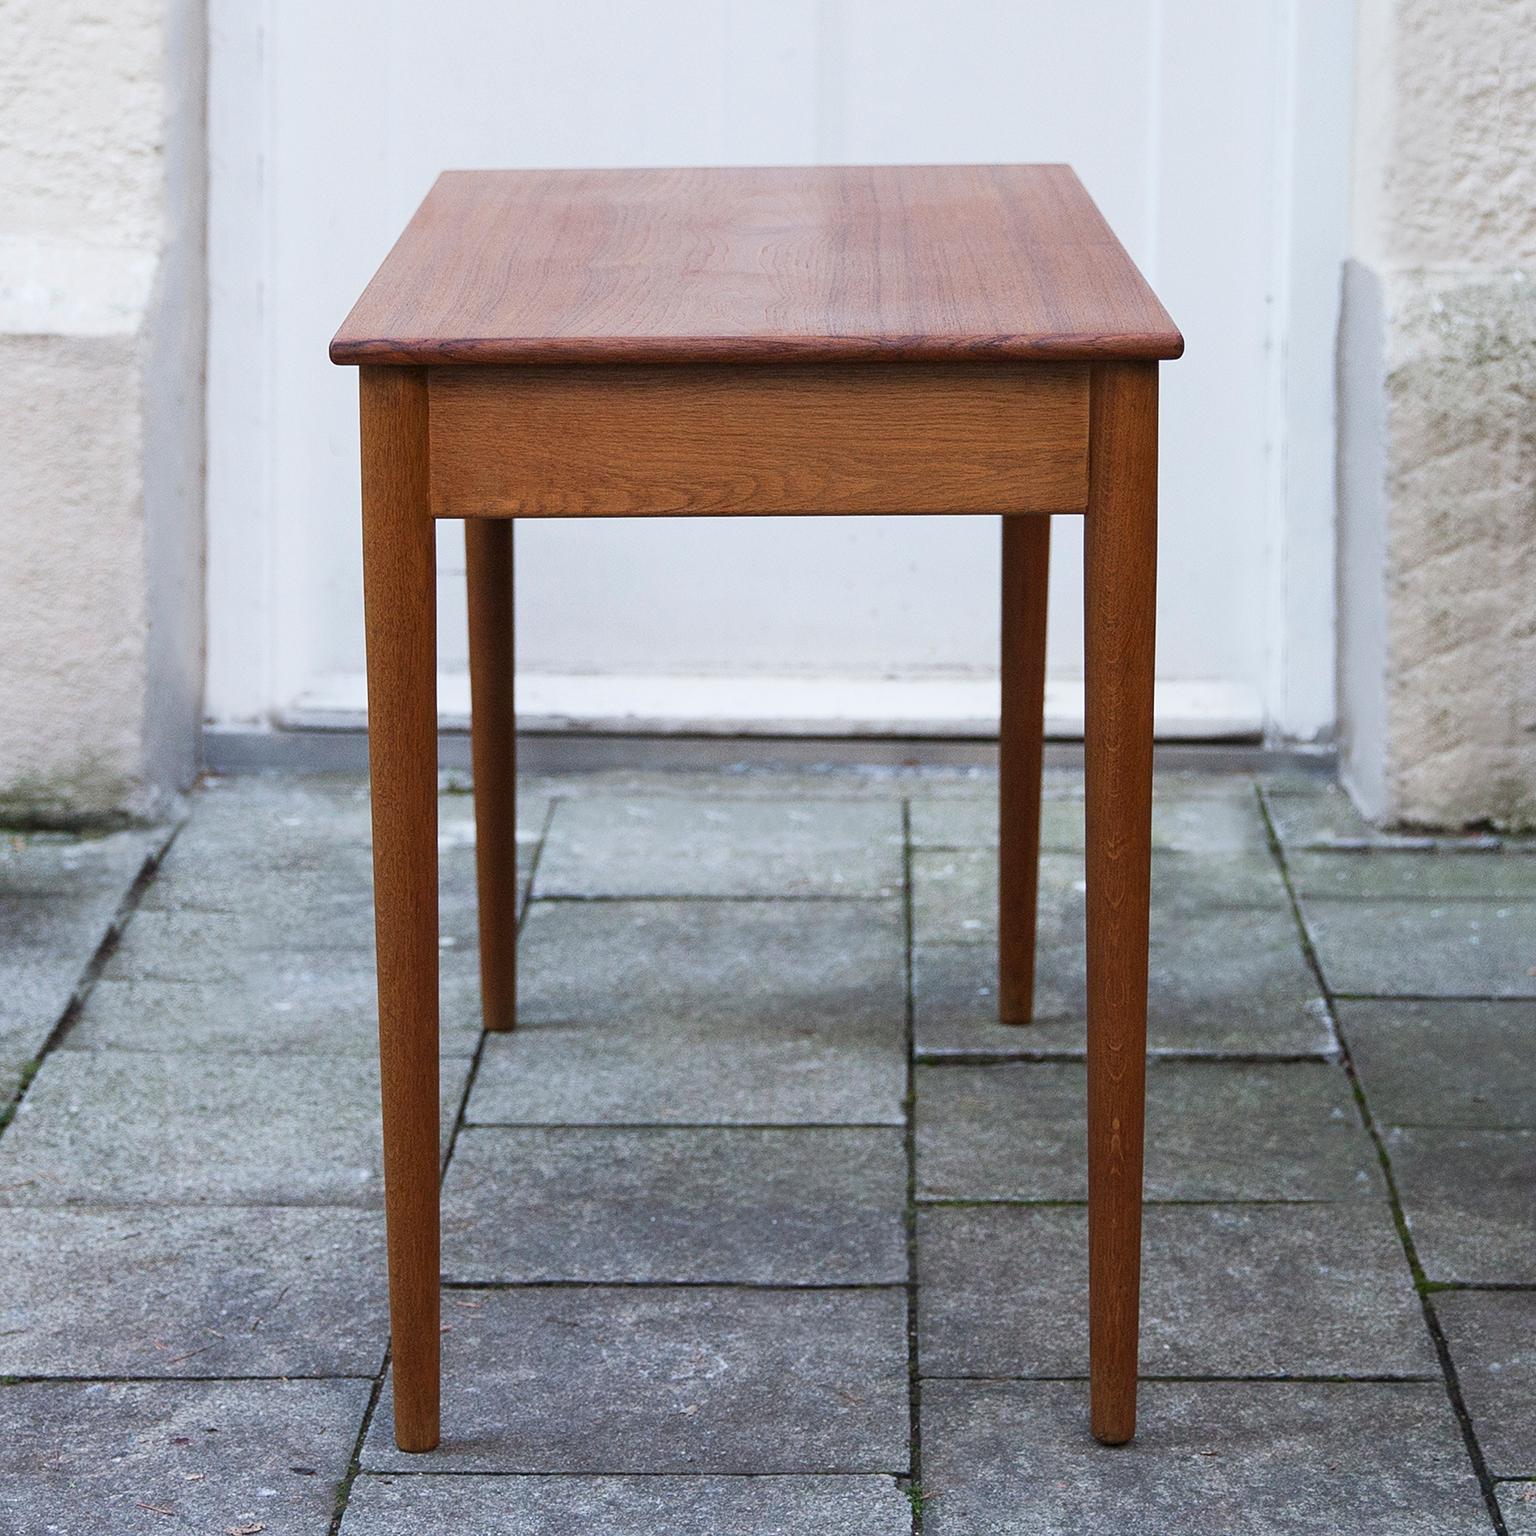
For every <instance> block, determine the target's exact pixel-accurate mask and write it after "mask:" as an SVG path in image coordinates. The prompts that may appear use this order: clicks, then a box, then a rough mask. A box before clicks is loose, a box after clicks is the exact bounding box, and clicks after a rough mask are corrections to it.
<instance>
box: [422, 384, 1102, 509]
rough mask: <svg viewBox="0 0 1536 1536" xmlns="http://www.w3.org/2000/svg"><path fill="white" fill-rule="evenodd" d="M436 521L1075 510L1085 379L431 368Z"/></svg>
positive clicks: (1080, 489) (1082, 462)
mask: <svg viewBox="0 0 1536 1536" xmlns="http://www.w3.org/2000/svg"><path fill="white" fill-rule="evenodd" d="M429 378H430V381H431V383H430V401H431V403H430V411H431V421H432V510H433V512H434V513H435V514H436V515H437V516H438V517H487V516H496V517H513V516H516V517H652V516H678V515H690V514H691V515H714V516H718V515H732V516H749V515H750V516H758V515H767V514H784V513H796V514H834V513H889V512H1014V511H1036V512H1079V511H1081V510H1082V508H1083V505H1084V502H1085V500H1086V497H1087V490H1088V477H1087V472H1088V456H1087V445H1088V370H1087V368H1086V366H1084V365H1082V364H1071V363H1067V364H1039V365H1036V366H1032V367H1015V368H995V367H994V368H977V367H949V368H936V367H932V366H925V365H921V364H915V365H911V366H908V367H904V368H897V369H891V368H884V367H871V366H864V365H846V366H842V367H825V366H823V367H815V368H751V369H743V368H731V367H720V366H715V365H704V366H699V367H693V368H673V367H655V368H434V369H431V370H429Z"/></svg>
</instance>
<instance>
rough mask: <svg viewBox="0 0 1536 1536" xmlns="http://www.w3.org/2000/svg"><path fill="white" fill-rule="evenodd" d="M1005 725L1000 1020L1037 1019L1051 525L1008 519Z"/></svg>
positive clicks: (1036, 519)
mask: <svg viewBox="0 0 1536 1536" xmlns="http://www.w3.org/2000/svg"><path fill="white" fill-rule="evenodd" d="M1002 524H1003V645H1002V653H1003V654H1002V663H1003V667H1002V671H1003V696H1002V719H1001V728H1000V730H999V733H998V782H997V810H998V840H997V855H998V857H997V971H998V987H997V1016H998V1018H999V1020H1001V1022H1002V1023H1004V1024H1028V1023H1029V1021H1030V1020H1031V1019H1032V1018H1033V1017H1034V1011H1035V914H1036V909H1037V906H1038V903H1039V889H1040V765H1041V759H1042V756H1043V753H1044V737H1045V612H1046V589H1047V585H1048V579H1049V576H1050V567H1051V520H1050V518H1049V517H1046V516H1041V515H1027V516H1015V517H1004V518H1003V519H1002Z"/></svg>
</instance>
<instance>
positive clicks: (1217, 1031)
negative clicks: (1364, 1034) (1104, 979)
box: [912, 910, 1338, 1059]
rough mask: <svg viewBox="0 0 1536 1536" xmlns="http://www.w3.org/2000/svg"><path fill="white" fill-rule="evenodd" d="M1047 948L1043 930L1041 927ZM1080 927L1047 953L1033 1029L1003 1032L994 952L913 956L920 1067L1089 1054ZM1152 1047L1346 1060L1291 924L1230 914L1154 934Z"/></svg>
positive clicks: (1258, 914) (930, 950) (967, 948)
mask: <svg viewBox="0 0 1536 1536" xmlns="http://www.w3.org/2000/svg"><path fill="white" fill-rule="evenodd" d="M1041 935H1042V938H1046V937H1047V934H1046V928H1045V925H1043V924H1042V928H1041ZM1085 963H1086V962H1085V957H1084V950H1083V938H1082V928H1081V926H1080V925H1079V926H1077V927H1076V930H1075V932H1074V933H1073V934H1072V935H1071V937H1070V938H1063V939H1060V940H1056V939H1052V940H1051V941H1050V942H1048V943H1047V944H1045V945H1043V946H1042V949H1041V951H1040V954H1039V957H1038V960H1037V962H1036V974H1035V1022H1034V1023H1033V1024H1030V1025H1024V1026H1020V1025H1008V1024H999V1023H998V1022H997V997H996V992H995V990H994V989H995V987H996V984H997V951H996V948H995V947H981V946H972V945H947V946H945V945H934V946H930V947H925V948H921V949H915V950H914V951H913V955H912V985H913V1017H914V1030H915V1035H916V1045H917V1053H918V1055H919V1057H927V1058H934V1057H953V1056H972V1055H982V1056H1020V1057H1030V1056H1038V1055H1042V1054H1045V1055H1060V1054H1081V1053H1082V1051H1083V1050H1084V1047H1085V1042H1086V1035H1085V1029H1086V1026H1085V1023H1084V1017H1085V1012H1086V1001H1087V994H1086V983H1085V972H1084V966H1085ZM1147 985H1148V998H1147V1010H1148V1022H1147V1040H1148V1047H1149V1049H1150V1050H1152V1051H1154V1052H1176V1053H1178V1054H1181V1055H1201V1056H1224V1055H1230V1056H1244V1057H1262V1056H1280V1057H1297V1056H1315V1057H1318V1058H1321V1059H1327V1058H1329V1057H1332V1056H1334V1055H1335V1054H1337V1049H1338V1046H1337V1042H1336V1040H1335V1039H1334V1035H1333V1027H1332V1025H1331V1023H1330V1022H1329V1019H1328V1015H1327V1010H1326V1008H1325V1007H1324V1004H1323V1000H1322V998H1321V997H1320V996H1319V989H1318V985H1317V979H1316V977H1315V976H1314V975H1313V973H1312V970H1311V968H1310V967H1309V966H1308V965H1307V962H1306V957H1305V955H1304V954H1303V952H1302V949H1301V946H1300V944H1299V943H1298V941H1297V937H1296V927H1295V924H1294V922H1293V921H1292V920H1291V918H1290V916H1289V914H1287V913H1282V912H1265V911H1241V910H1240V911H1233V912H1221V913H1215V914H1212V915H1210V916H1207V917H1202V918H1195V919H1190V920H1187V921H1184V922H1182V923H1179V924H1177V925H1176V926H1174V927H1170V926H1169V925H1168V924H1167V923H1166V922H1159V923H1157V924H1156V926H1154V928H1153V932H1152V940H1151V954H1150V957H1149V964H1148V979H1147Z"/></svg>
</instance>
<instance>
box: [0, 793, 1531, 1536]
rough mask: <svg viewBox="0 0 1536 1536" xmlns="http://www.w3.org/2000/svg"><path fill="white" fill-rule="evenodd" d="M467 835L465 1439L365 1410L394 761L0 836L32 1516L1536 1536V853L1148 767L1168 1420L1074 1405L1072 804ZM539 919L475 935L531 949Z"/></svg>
mask: <svg viewBox="0 0 1536 1536" xmlns="http://www.w3.org/2000/svg"><path fill="white" fill-rule="evenodd" d="M995 796H996V784H995V779H993V778H991V777H990V776H988V775H986V774H984V773H979V772H965V771H960V770H929V771H910V772H909V771H871V772H867V773H861V772H856V771H852V770H845V771H828V772H804V773H782V774H775V773H766V772H739V773H729V772H722V773H708V774H702V773H701V774H686V773H676V774H670V775H667V774H653V775H637V774H617V773H612V774H592V775H581V776H570V777H567V778H561V779H548V778H547V779H539V780H530V781H528V782H527V783H526V784H525V785H524V787H523V793H522V796H521V801H520V805H519V840H520V841H519V846H520V852H521V854H522V866H523V875H524V882H525V885H524V889H525V898H526V899H525V909H524V915H523V922H522V932H521V938H520V941H519V942H520V952H519V964H520V971H521V998H520V1003H521V1010H522V1011H521V1017H520V1026H519V1028H518V1030H516V1031H515V1032H514V1033H512V1034H511V1035H509V1036H498V1037H495V1038H491V1039H488V1038H486V1037H485V1036H484V1035H483V1034H482V1032H481V1029H480V1023H479V1017H478V993H477V982H476V974H475V967H476V958H475V957H476V947H477V943H478V938H477V934H476V922H475V910H474V878H473V875H474V871H473V860H474V835H473V820H472V801H471V799H470V797H469V796H468V795H467V794H466V793H464V792H462V787H461V786H456V787H453V788H446V787H445V792H444V794H443V796H442V799H441V801H440V821H441V827H440V847H441V857H442V891H443V901H442V920H441V924H440V932H441V940H440V944H441V949H440V953H441V962H442V987H443V1030H442V1043H441V1054H442V1126H443V1147H444V1155H445V1178H444V1189H443V1202H444V1229H443V1233H444V1237H443V1272H444V1286H445V1289H444V1308H443V1314H444V1317H443V1327H444V1334H443V1352H444V1366H445V1387H444V1403H443V1411H444V1439H443V1445H442V1447H441V1449H440V1450H439V1451H438V1452H436V1453H434V1454H432V1455H429V1456H425V1457H422V1456H403V1455H401V1454H400V1453H399V1452H397V1451H396V1450H395V1449H394V1445H393V1440H392V1435H391V1427H390V1425H391V1420H390V1413H391V1407H390V1405H391V1397H390V1389H389V1383H388V1379H387V1350H386V1346H387V1337H388V1330H387V1308H386V1304H385V1293H384V1275H383V1258H382V1210H381V1204H382V1188H381V1183H380V1179H379V1174H378V1165H379V1142H378V1129H377V1095H378V1075H377V1065H376V1062H375V1060H374V1039H373V1032H374V1023H375V1020H374V1003H373V994H372V947H371V946H372V935H371V906H370V894H369V888H368V881H369V857H368V819H367V792H366V785H365V784H363V783H362V782H360V781H359V780H357V779H351V778H323V777H317V778H311V779H293V778H289V779H281V778H250V779H238V780H236V779H231V780H225V781H222V782H217V783H212V784H210V785H208V786H207V787H206V788H204V789H203V790H202V791H200V792H199V794H198V795H197V796H195V797H194V800H193V802H192V806H191V810H190V814H189V816H188V818H187V820H186V821H185V823H184V824H183V825H181V826H180V827H179V828H176V829H165V830H163V831H130V832H118V833H113V834H110V835H108V836H103V837H90V838H88V837H69V836H63V835H60V834H46V835H43V834H0V931H3V933H4V943H3V946H0V1105H3V1106H4V1107H3V1109H0V1116H3V1117H4V1119H5V1121H6V1122H7V1123H6V1124H5V1126H4V1129H3V1131H0V1531H3V1532H4V1533H5V1536H44V1533H48V1536H54V1533H61V1532H62V1533H70V1536H72V1533H74V1532H84V1531H92V1532H95V1531H101V1532H104V1533H111V1536H117V1533H119V1532H121V1533H126V1536H138V1533H140V1532H163V1531H176V1530H185V1531H209V1532H215V1533H218V1532H223V1533H239V1536H256V1533H258V1532H260V1533H265V1536H279V1533H282V1536H289V1533H291V1536H390V1533H397V1532H398V1533H404V1532H411V1533H418V1532H427V1533H432V1532H443V1533H449V1532H453V1533H460V1532H463V1533H470V1532H473V1533H475V1536H557V1533H558V1536H567V1533H570V1536H585V1533H592V1536H630V1533H636V1536H638V1533H642V1532H644V1533H646V1536H650V1533H654V1532H659V1531H667V1532H671V1533H676V1536H790V1533H795V1536H798V1533H802V1532H804V1533H818V1536H897V1533H914V1532H915V1533H921V1536H982V1533H988V1536H1003V1533H1008V1536H1013V1533H1018V1536H1027V1533H1076V1532H1100V1531H1115V1532H1125V1533H1130V1536H1135V1533H1148V1536H1151V1533H1157V1536H1218V1533H1219V1536H1248V1533H1254V1536H1257V1533H1261V1532H1263V1533H1268V1532H1272V1531H1285V1532H1287V1533H1311V1532H1320V1533H1321V1532H1329V1533H1332V1532H1335V1531H1349V1532H1351V1533H1368V1536H1374V1533H1379V1536H1389V1533H1390V1536H1419V1533H1423V1536H1442V1533H1443V1536H1460V1533H1463V1532H1466V1533H1475V1532H1483V1533H1487V1532H1499V1531H1501V1530H1502V1531H1503V1532H1505V1533H1506V1536H1532V1533H1533V1532H1536V1436H1533V1434H1532V1429H1531V1426H1532V1424H1533V1423H1536V1352H1533V1346H1532V1343H1531V1340H1532V1338H1533V1337H1536V1109H1533V1106H1536V850H1533V848H1532V847H1531V845H1529V844H1526V843H1521V842H1520V841H1518V840H1509V839H1502V838H1499V837H1496V836H1491V835H1487V834H1481V835H1476V836H1468V837H1461V838H1458V837H1450V836H1441V837H1421V836H1400V835H1395V834H1392V833H1390V832H1381V831H1378V830H1376V829H1373V828H1371V827H1369V826H1367V825H1366V824H1364V823H1363V822H1361V821H1360V819H1359V817H1358V816H1357V815H1356V814H1355V813H1354V811H1353V810H1352V808H1351V807H1350V806H1349V803H1348V801H1347V799H1346V798H1345V797H1344V796H1343V795H1342V794H1341V793H1340V792H1339V791H1338V790H1337V788H1336V787H1334V786H1332V785H1331V784H1329V783H1328V782H1326V781H1324V780H1320V779H1314V778H1311V777H1309V776H1307V775H1305V774H1300V773H1296V772H1286V773H1283V774H1279V775H1276V776H1275V777H1274V778H1273V779H1272V780H1269V781H1259V782H1256V781H1255V780H1254V779H1252V778H1250V777H1246V776H1241V775H1209V776H1202V775H1198V774H1190V773H1183V774H1167V775H1162V776H1160V778H1159V782H1158V788H1157V809H1156V813H1155V820H1154V845H1155V849H1156V853H1155V896H1154V912H1153V953H1152V964H1151V1012H1152V1021H1151V1047H1152V1051H1153V1061H1152V1063H1151V1066H1150V1069H1149V1074H1148V1106H1149V1145H1148V1161H1147V1194H1148V1199H1149V1201H1150V1202H1151V1203H1150V1204H1149V1208H1148V1213H1147V1222H1146V1243H1145V1256H1144V1262H1145V1306H1144V1341H1143V1348H1142V1370H1143V1376H1144V1386H1143V1389H1142V1411H1141V1430H1140V1434H1139V1437H1138V1440H1137V1442H1136V1443H1135V1445H1134V1446H1132V1447H1129V1448H1126V1449H1121V1450H1114V1451H1110V1450H1105V1449H1104V1448H1102V1447H1099V1446H1097V1445H1096V1444H1095V1443H1094V1442H1093V1441H1092V1440H1091V1438H1090V1437H1089V1436H1088V1434H1087V1429H1086V1383H1085V1382H1084V1380H1083V1377H1084V1374H1085V1371H1086V1365H1087V1350H1086V1334H1085V1319H1086V1301H1085V1295H1084V1286H1085V1274H1086V1253H1085V1210H1084V1205H1083V1201H1084V1196H1085V1183H1084V1164H1083V1146H1082V1102H1083V1096H1084V1091H1085V1067H1084V1064H1083V1060H1082V1057H1083V1048H1084V1031H1083V1017H1082V1013H1083V1004H1082V999H1083V959H1082V913H1083V871H1082V846H1083V821H1082V793H1081V781H1080V779H1079V778H1077V777H1076V776H1075V775H1073V774H1071V773H1067V772H1054V773H1051V774H1049V775H1048V782H1047V788H1046V805H1045V814H1044V830H1043V841H1044V845H1045V854H1044V858H1043V865H1042V910H1041V918H1040V937H1041V951H1040V977H1039V1008H1038V1019H1037V1022H1036V1023H1035V1024H1034V1025H1033V1026H1030V1027H1027V1028H1008V1027H1004V1026H1001V1025H998V1024H997V1023H996V1022H995V1020H994V1018H993V995H994V977H993V968H994V967H995V963H996V959H995V956H996V913H995V905H994V902H995V897H994V890H995V880H996V857H995V853H994V851H993V843H994V840H995V836H996V805H995ZM512 938H513V936H512V935H510V934H505V935H498V936H497V940H498V942H502V943H508V942H511V941H512Z"/></svg>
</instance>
